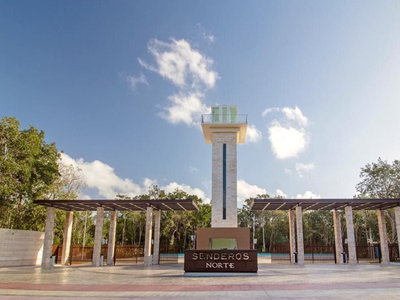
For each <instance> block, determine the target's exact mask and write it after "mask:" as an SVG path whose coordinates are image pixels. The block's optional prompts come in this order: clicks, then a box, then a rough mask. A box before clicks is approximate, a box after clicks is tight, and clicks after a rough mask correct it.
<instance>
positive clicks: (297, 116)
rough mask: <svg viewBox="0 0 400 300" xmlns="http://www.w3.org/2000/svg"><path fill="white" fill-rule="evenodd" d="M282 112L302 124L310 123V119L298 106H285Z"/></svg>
mask: <svg viewBox="0 0 400 300" xmlns="http://www.w3.org/2000/svg"><path fill="white" fill-rule="evenodd" d="M282 112H283V113H284V114H285V115H286V118H288V119H289V120H293V121H296V122H298V123H299V124H300V125H302V126H306V125H307V123H308V119H307V118H306V117H305V116H304V115H303V113H302V112H301V110H300V109H299V108H298V107H297V106H296V107H295V108H290V107H284V108H283V109H282Z"/></svg>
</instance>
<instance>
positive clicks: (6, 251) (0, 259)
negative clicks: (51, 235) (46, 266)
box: [0, 228, 44, 267]
mask: <svg viewBox="0 0 400 300" xmlns="http://www.w3.org/2000/svg"><path fill="white" fill-rule="evenodd" d="M43 240H44V232H41V231H28V230H14V229H2V228H0V267H6V266H29V265H40V264H41V263H42V252H43Z"/></svg>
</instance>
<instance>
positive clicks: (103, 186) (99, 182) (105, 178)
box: [61, 153, 210, 203]
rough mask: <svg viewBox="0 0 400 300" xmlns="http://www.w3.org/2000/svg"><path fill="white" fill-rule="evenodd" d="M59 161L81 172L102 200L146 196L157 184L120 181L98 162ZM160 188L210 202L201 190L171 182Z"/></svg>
mask: <svg viewBox="0 0 400 300" xmlns="http://www.w3.org/2000/svg"><path fill="white" fill-rule="evenodd" d="M61 159H62V162H63V163H64V164H67V165H73V166H75V167H79V168H80V169H81V170H82V177H83V180H84V182H85V183H86V184H87V187H88V188H90V189H95V190H97V192H98V195H99V196H100V197H103V198H107V199H114V198H115V196H116V195H117V194H123V195H127V196H129V197H134V196H138V195H143V194H147V192H148V189H149V188H150V186H151V185H153V184H157V181H156V180H153V179H149V178H144V180H143V183H142V185H139V184H136V183H134V182H133V181H132V180H131V179H128V178H125V179H122V178H121V177H119V176H118V175H117V174H115V171H114V169H113V168H112V167H110V166H109V165H107V164H105V163H103V162H101V161H99V160H94V161H92V162H86V161H84V160H83V159H82V158H79V159H73V158H71V157H70V156H69V155H67V154H65V153H61ZM160 188H161V189H163V190H165V191H166V192H167V193H169V192H173V191H174V190H175V189H176V188H179V189H182V190H184V191H185V192H187V193H188V194H189V195H196V196H198V197H200V198H202V199H203V201H205V202H206V203H209V202H210V199H209V198H208V197H206V194H205V193H204V192H203V191H202V190H200V189H198V188H192V187H190V186H189V185H186V184H178V183H176V182H172V183H169V184H167V185H165V186H162V187H160ZM81 199H91V197H90V196H88V195H81Z"/></svg>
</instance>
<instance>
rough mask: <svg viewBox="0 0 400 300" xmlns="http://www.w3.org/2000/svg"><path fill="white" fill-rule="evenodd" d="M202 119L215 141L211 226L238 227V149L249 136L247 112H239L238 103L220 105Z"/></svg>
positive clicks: (209, 141) (208, 138) (209, 140)
mask: <svg viewBox="0 0 400 300" xmlns="http://www.w3.org/2000/svg"><path fill="white" fill-rule="evenodd" d="M201 123H202V124H201V126H202V128H203V133H204V139H205V141H206V143H207V144H212V195H211V198H212V200H211V227H214V228H215V227H237V155H236V152H237V151H236V149H237V144H239V143H244V142H245V140H246V131H247V115H239V114H238V110H237V107H236V106H226V105H222V106H216V107H212V114H211V115H202V120H201Z"/></svg>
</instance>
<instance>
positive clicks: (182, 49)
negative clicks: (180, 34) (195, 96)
mask: <svg viewBox="0 0 400 300" xmlns="http://www.w3.org/2000/svg"><path fill="white" fill-rule="evenodd" d="M147 48H148V50H149V52H150V53H151V54H152V55H153V56H154V59H155V63H156V65H155V66H152V65H149V64H148V63H146V62H145V61H143V60H142V59H140V58H139V59H138V60H139V64H140V65H141V66H143V67H144V68H146V69H148V70H150V71H153V72H157V73H158V74H160V75H161V76H163V77H165V78H167V79H169V80H170V81H172V83H173V84H175V85H176V86H178V87H181V88H182V87H186V86H191V87H196V88H199V87H200V86H204V87H206V88H213V87H214V85H215V82H216V80H217V79H218V73H217V72H215V71H213V70H212V65H213V63H214V62H213V60H212V59H211V58H208V57H206V56H204V55H202V54H201V53H200V52H199V51H198V50H196V49H192V47H191V45H190V44H189V42H187V41H186V40H184V39H182V40H175V39H171V43H166V42H162V41H159V40H157V39H152V40H150V42H149V44H148V47H147Z"/></svg>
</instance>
